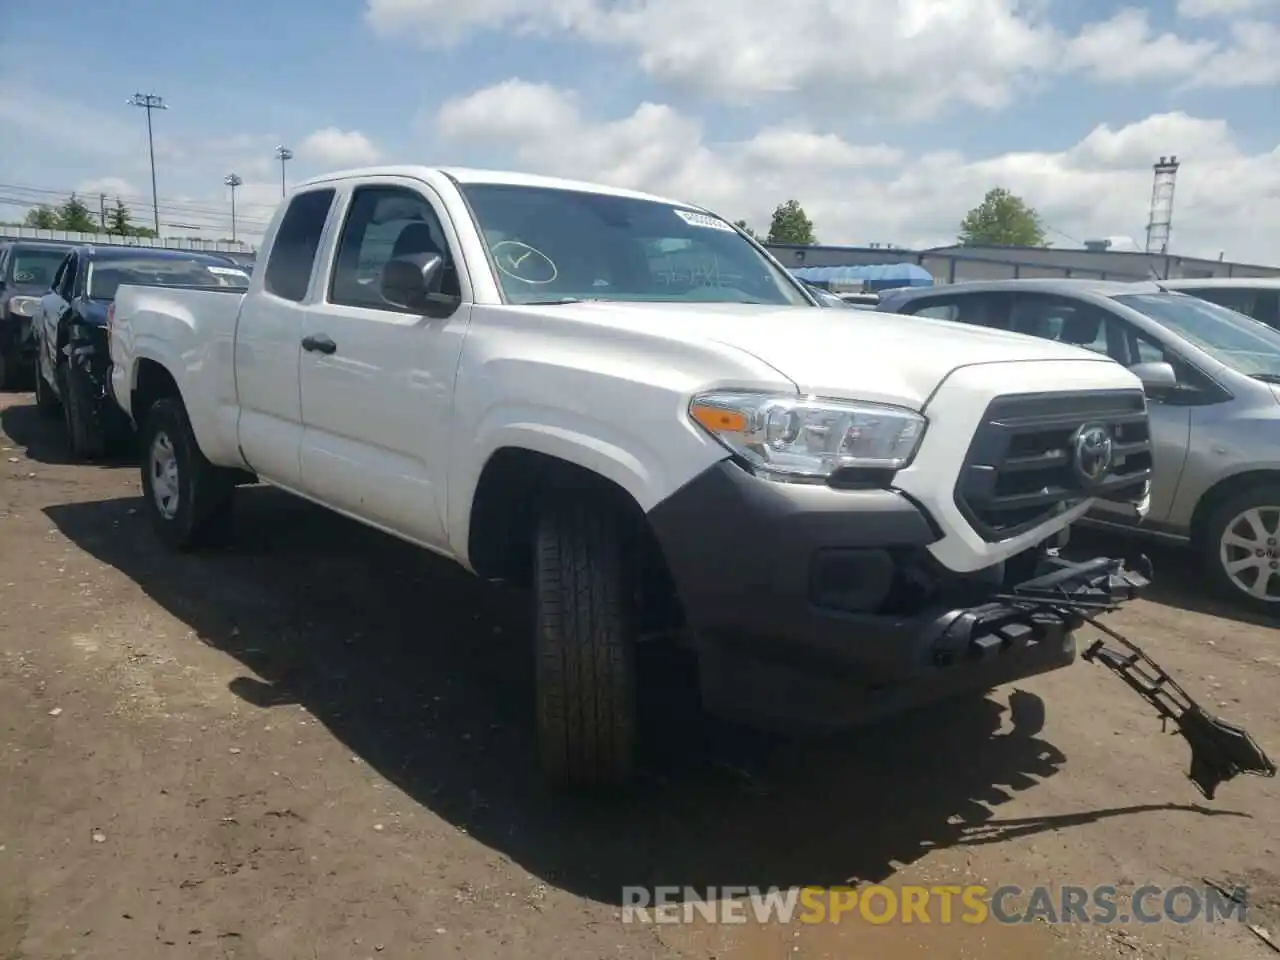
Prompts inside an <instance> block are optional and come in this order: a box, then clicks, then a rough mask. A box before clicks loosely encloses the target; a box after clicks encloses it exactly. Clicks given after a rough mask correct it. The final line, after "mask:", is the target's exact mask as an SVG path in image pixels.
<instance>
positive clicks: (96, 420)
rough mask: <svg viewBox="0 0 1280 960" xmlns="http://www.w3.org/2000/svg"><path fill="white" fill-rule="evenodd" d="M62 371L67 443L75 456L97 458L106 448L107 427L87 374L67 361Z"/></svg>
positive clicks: (80, 458) (63, 412)
mask: <svg viewBox="0 0 1280 960" xmlns="http://www.w3.org/2000/svg"><path fill="white" fill-rule="evenodd" d="M59 369H60V370H61V371H62V415H63V420H64V422H65V423H66V428H67V445H68V447H70V449H71V455H72V456H73V457H75V458H76V459H78V460H97V459H100V458H101V457H102V456H103V455H104V454H105V453H106V452H107V431H106V429H105V427H104V426H103V423H102V411H101V409H100V408H99V401H98V399H97V398H95V397H94V395H93V385H92V384H91V383H90V382H89V375H88V374H87V373H85V371H83V370H81V369H80V368H79V367H77V366H75V365H74V364H72V363H71V362H70V361H68V362H67V363H64V364H63V365H62V366H61V367H60V368H59Z"/></svg>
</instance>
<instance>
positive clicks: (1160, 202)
mask: <svg viewBox="0 0 1280 960" xmlns="http://www.w3.org/2000/svg"><path fill="white" fill-rule="evenodd" d="M1153 169H1154V170H1155V173H1156V175H1155V182H1154V183H1153V184H1152V186H1151V215H1150V216H1149V217H1148V218H1147V253H1168V252H1169V231H1170V229H1171V228H1172V226H1173V186H1174V183H1175V182H1176V181H1177V179H1178V158H1177V157H1161V158H1160V160H1159V161H1158V162H1157V163H1156V164H1155V165H1154V168H1153Z"/></svg>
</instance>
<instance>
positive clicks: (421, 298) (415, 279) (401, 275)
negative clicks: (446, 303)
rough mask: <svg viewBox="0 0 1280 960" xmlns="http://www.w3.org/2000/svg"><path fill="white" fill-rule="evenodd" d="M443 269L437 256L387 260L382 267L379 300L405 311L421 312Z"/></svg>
mask: <svg viewBox="0 0 1280 960" xmlns="http://www.w3.org/2000/svg"><path fill="white" fill-rule="evenodd" d="M443 270H444V259H443V258H442V257H441V256H440V254H438V253H414V254H410V255H408V256H404V257H396V258H395V259H394V260H388V261H387V264H386V266H384V267H383V268H382V299H384V300H386V301H387V303H389V304H391V305H392V306H396V307H403V308H405V309H406V310H425V309H426V307H427V304H428V302H429V297H430V294H431V293H432V291H433V290H434V288H435V286H436V281H437V280H439V278H440V273H441V272H442V271H443Z"/></svg>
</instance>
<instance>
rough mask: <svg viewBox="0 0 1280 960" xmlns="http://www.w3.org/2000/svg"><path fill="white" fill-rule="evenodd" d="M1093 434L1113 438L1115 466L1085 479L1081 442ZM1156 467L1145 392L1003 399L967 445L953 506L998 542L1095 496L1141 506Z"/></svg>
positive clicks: (983, 534) (987, 537)
mask: <svg viewBox="0 0 1280 960" xmlns="http://www.w3.org/2000/svg"><path fill="white" fill-rule="evenodd" d="M1094 427H1101V428H1103V430H1104V431H1105V432H1106V435H1107V436H1108V437H1109V438H1110V449H1111V454H1112V456H1111V464H1110V467H1109V468H1107V469H1105V470H1102V471H1101V472H1100V473H1099V475H1098V476H1096V477H1091V478H1086V476H1085V474H1084V472H1083V471H1082V469H1081V466H1080V464H1079V463H1078V462H1077V452H1076V446H1077V444H1076V441H1077V438H1078V437H1080V435H1081V433H1082V432H1083V433H1087V434H1089V437H1090V438H1094V439H1096V438H1097V437H1098V436H1099V435H1098V434H1096V433H1095V432H1094V431H1093V428H1094ZM1086 439H1088V438H1086ZM1094 449H1095V450H1096V449H1097V448H1096V447H1095V448H1094ZM1085 461H1086V466H1087V465H1088V464H1089V463H1090V462H1092V463H1095V464H1096V463H1097V462H1098V461H1097V460H1093V461H1090V460H1089V457H1088V456H1087V455H1086V457H1085ZM1151 465H1152V460H1151V433H1150V428H1149V425H1148V422H1147V409H1146V398H1145V397H1144V396H1143V394H1142V392H1141V391H1138V390H1114V391H1097V392H1091V393H1034V394H1020V395H1017V396H1007V397H997V398H996V399H995V400H993V401H992V402H991V405H990V406H988V407H987V411H986V413H985V414H984V415H983V418H982V422H981V423H980V424H979V425H978V429H977V432H976V433H975V435H974V438H973V443H972V444H970V446H969V453H968V455H967V456H966V458H965V463H964V467H963V468H962V469H961V471H960V477H959V479H958V481H957V482H956V491H955V501H956V506H957V507H958V508H959V509H960V512H961V513H962V514H963V515H964V517H965V519H966V520H968V521H969V523H970V524H971V525H972V526H973V528H974V530H976V531H977V532H978V534H979V535H980V536H981V537H982V538H983V539H984V540H987V541H989V542H995V541H997V540H1005V539H1007V538H1009V537H1015V536H1017V535H1018V534H1020V533H1023V532H1025V531H1026V530H1030V529H1031V528H1032V527H1035V526H1036V525H1038V524H1040V523H1043V522H1044V521H1046V520H1048V519H1050V518H1051V517H1053V516H1055V515H1056V514H1059V513H1063V512H1065V511H1067V510H1070V509H1071V508H1072V507H1075V506H1078V505H1079V504H1081V503H1083V502H1084V501H1085V500H1087V499H1089V498H1091V497H1098V498H1102V499H1106V500H1120V501H1129V502H1134V503H1136V502H1138V501H1139V500H1141V498H1142V496H1143V494H1144V492H1145V488H1146V484H1147V482H1148V481H1149V480H1150V479H1151Z"/></svg>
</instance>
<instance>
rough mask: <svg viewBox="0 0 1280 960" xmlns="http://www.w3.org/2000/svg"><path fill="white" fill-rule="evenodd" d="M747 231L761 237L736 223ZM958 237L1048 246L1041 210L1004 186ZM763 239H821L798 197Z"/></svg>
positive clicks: (778, 212) (979, 242)
mask: <svg viewBox="0 0 1280 960" xmlns="http://www.w3.org/2000/svg"><path fill="white" fill-rule="evenodd" d="M735 225H736V226H737V227H739V228H740V229H742V230H744V231H745V232H746V233H748V234H749V235H751V236H752V237H755V238H756V239H761V238H760V235H759V234H758V233H756V231H755V230H754V229H752V228H751V227H750V226H748V225H747V221H745V220H738V221H737V222H736V224H735ZM957 240H958V241H959V243H960V245H961V246H966V247H979V246H981V247H995V246H999V247H1047V246H1048V245H1049V244H1048V242H1047V238H1046V236H1045V224H1044V220H1043V219H1042V218H1041V216H1040V214H1039V213H1038V212H1036V210H1035V209H1034V208H1033V207H1031V206H1029V205H1028V204H1027V202H1026V201H1025V200H1023V199H1022V198H1021V197H1019V196H1017V195H1016V194H1013V193H1011V192H1010V191H1008V190H1006V189H1005V188H1004V187H993V188H992V189H990V190H988V191H987V194H986V196H984V197H983V198H982V202H981V203H980V204H978V205H977V206H976V207H974V208H973V209H972V210H970V211H969V212H968V213H966V214H965V216H964V219H963V220H961V221H960V230H959V233H958V235H957ZM763 242H764V243H788V244H797V245H800V246H812V245H813V244H816V243H817V242H818V238H817V235H816V234H815V233H814V229H813V221H812V220H810V219H809V216H808V214H806V213H805V212H804V207H802V206H801V205H800V203H799V201H796V200H788V201H786V202H785V203H780V204H778V206H777V207H775V208H774V211H773V217H772V218H771V219H770V221H769V232H768V233H767V234H766V235H765V236H764V238H763Z"/></svg>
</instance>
